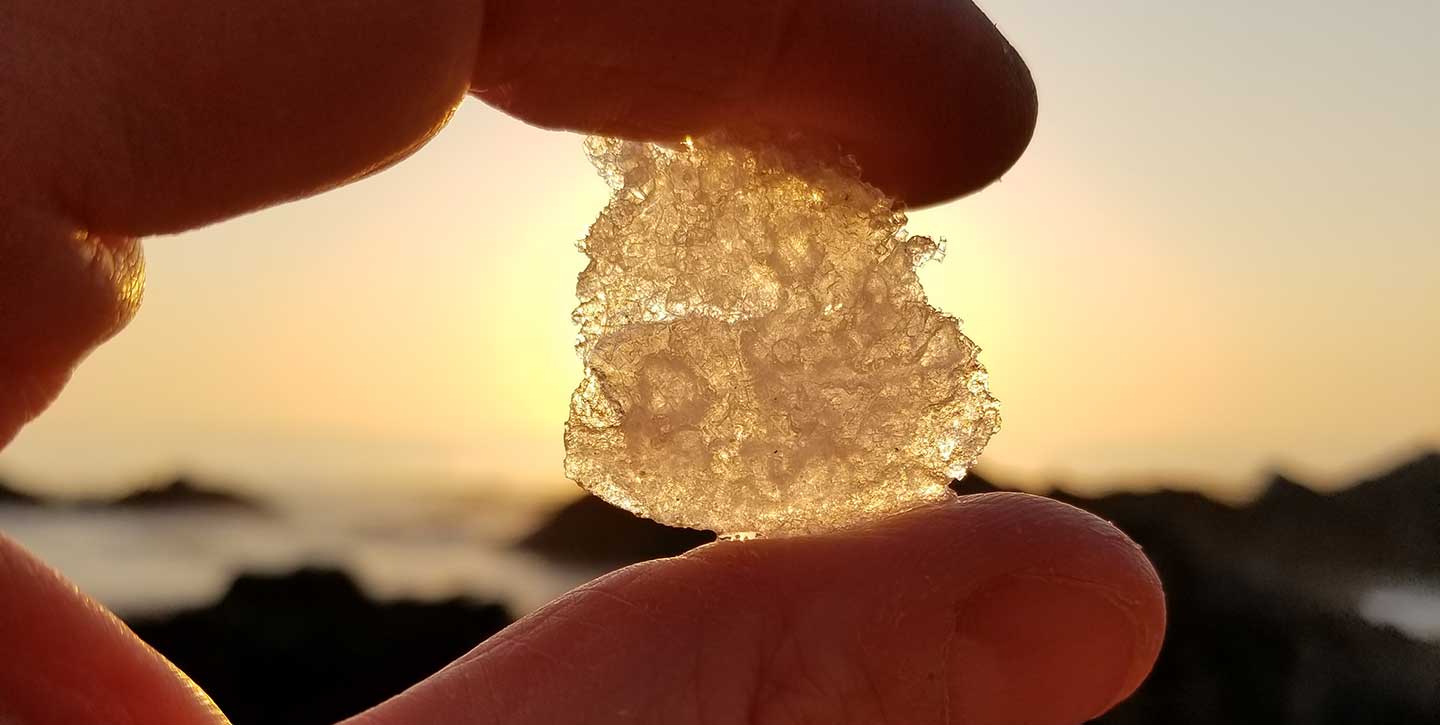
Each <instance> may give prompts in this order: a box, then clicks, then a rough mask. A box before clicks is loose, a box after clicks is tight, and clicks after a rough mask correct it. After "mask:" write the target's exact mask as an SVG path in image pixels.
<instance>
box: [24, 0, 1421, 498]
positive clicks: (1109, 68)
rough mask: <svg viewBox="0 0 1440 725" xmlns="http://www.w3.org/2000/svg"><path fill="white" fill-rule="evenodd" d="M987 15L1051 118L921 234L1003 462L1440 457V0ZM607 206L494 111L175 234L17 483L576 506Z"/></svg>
mask: <svg viewBox="0 0 1440 725" xmlns="http://www.w3.org/2000/svg"><path fill="white" fill-rule="evenodd" d="M983 5H984V7H985V8H986V9H987V11H989V12H990V14H991V16H992V17H993V18H994V19H995V20H996V21H997V23H998V24H999V25H1000V27H1001V29H1002V30H1004V31H1005V32H1006V34H1007V35H1008V36H1009V37H1010V39H1011V40H1012V41H1013V42H1014V44H1015V45H1016V46H1017V47H1018V48H1019V49H1020V51H1021V52H1022V54H1023V55H1024V56H1025V58H1026V59H1027V61H1028V62H1029V64H1030V67H1031V69H1032V71H1033V72H1034V75H1035V78H1036V82H1037V84H1038V86H1039V88H1040V95H1041V114H1040V126H1039V130H1038V132H1037V135H1036V138H1035V141H1034V143H1033V144H1032V145H1031V147H1030V150H1029V152H1028V153H1027V154H1026V156H1025V158H1023V159H1022V160H1021V161H1020V163H1019V164H1018V165H1017V166H1016V168H1015V169H1014V170H1013V171H1012V172H1011V173H1010V174H1009V175H1007V176H1006V177H1005V179H1004V180H1003V181H1002V182H1001V183H999V184H997V185H995V186H993V187H992V188H990V189H987V190H985V191H983V192H981V193H979V194H977V195H975V196H972V197H970V198H967V199H963V200H960V201H957V202H953V203H950V204H947V205H944V206H940V207H935V208H931V209H925V210H921V211H917V212H915V213H913V214H912V217H911V224H910V227H909V228H910V230H911V231H912V232H915V233H920V234H927V235H932V236H942V237H945V238H946V239H947V240H948V244H949V253H948V256H947V257H946V259H945V260H944V261H943V262H941V263H939V264H932V265H931V266H930V267H928V268H926V270H925V272H924V273H923V279H924V280H925V282H926V284H927V288H928V289H929V291H930V295H931V301H932V302H933V303H934V304H936V305H937V306H939V307H940V308H941V309H944V310H946V311H947V312H950V313H952V314H955V315H957V316H959V317H961V318H963V319H964V321H965V329H966V332H967V333H968V334H969V335H970V336H971V337H972V338H973V339H975V340H976V341H977V342H978V343H979V344H980V345H981V346H982V347H983V348H984V349H985V352H984V354H983V358H982V359H983V360H984V362H985V363H986V365H987V366H988V367H989V369H990V371H991V378H992V385H993V389H994V391H995V392H996V394H997V395H998V397H999V398H1000V399H1001V401H1002V404H1003V414H1004V416H1005V428H1004V430H1003V431H1002V432H1001V433H1000V435H999V436H998V437H996V438H995V440H994V442H993V443H992V446H991V449H990V450H989V451H988V452H987V454H986V456H985V459H984V462H985V464H986V465H988V466H989V467H990V468H992V469H994V470H995V471H997V472H1003V473H1007V474H1010V475H1013V476H1017V477H1021V478H1025V479H1028V480H1031V481H1043V480H1047V479H1050V478H1064V479H1066V480H1073V481H1076V482H1077V485H1078V486H1079V487H1080V488H1086V487H1089V488H1094V487H1097V486H1099V485H1101V483H1113V482H1116V481H1125V480H1135V481H1140V480H1152V479H1153V478H1154V476H1153V475H1152V474H1156V473H1162V474H1166V475H1169V476H1172V477H1174V478H1176V479H1182V480H1186V481H1197V482H1214V486H1215V488H1214V489H1213V490H1215V491H1217V492H1218V493H1221V494H1225V495H1241V494H1243V493H1245V492H1246V491H1248V490H1250V489H1249V487H1250V486H1251V485H1252V484H1253V483H1254V482H1255V481H1256V480H1258V476H1259V475H1260V474H1261V472H1262V471H1264V470H1266V469H1268V468H1271V467H1273V466H1282V467H1285V468H1286V469H1287V470H1293V471H1295V472H1296V473H1297V474H1298V475H1301V476H1308V477H1311V478H1313V479H1314V480H1315V481H1316V482H1317V483H1319V484H1322V485H1323V484H1326V483H1332V482H1338V481H1341V480H1343V479H1344V478H1345V477H1347V476H1351V475H1353V474H1356V473H1362V472H1366V471H1368V470H1369V469H1370V468H1371V467H1373V466H1375V465H1379V464H1381V463H1383V462H1385V461H1386V460H1388V459H1389V458H1391V457H1393V456H1397V455H1403V454H1405V453H1406V452H1408V451H1412V450H1415V449H1417V448H1418V447H1420V446H1423V445H1440V83H1437V81H1436V76H1437V75H1440V36H1437V34H1436V33H1437V31H1436V28H1437V27H1440V3H1436V2H1434V1H1433V0H1392V1H1391V2H1387V3H1383V4H1379V5H1375V6H1367V5H1366V4H1362V3H1339V2H1301V1H1299V0H1276V1H1275V2H1269V3H1260V4H1256V3H1250V2H1238V1H1235V0H1230V1H1223V2H1210V3H1161V2H1154V1H1153V0H1107V1H1106V2H1101V3H1054V2H1049V1H1046V0H990V1H989V2H985V3H983ZM896 82H916V83H923V82H924V80H923V78H915V79H897V81H896ZM606 195H607V189H606V187H605V186H604V184H603V183H602V182H601V181H600V180H599V178H597V177H596V176H595V174H594V173H593V170H592V169H591V168H590V167H589V165H588V163H587V162H586V160H585V158H584V155H583V153H582V151H581V148H580V139H579V137H577V136H574V135H570V134H561V133H552V132H545V131H540V130H536V129H533V128H529V127H527V126H525V125H523V124H521V123H519V122H517V121H514V120H512V119H510V118H507V117H506V116H504V115H502V114H500V113H498V112H496V111H492V110H490V109H488V108H486V107H485V106H483V105H482V104H480V103H478V102H467V103H466V104H465V105H464V106H463V107H462V108H461V110H460V112H459V113H458V114H457V116H456V118H455V120H454V122H453V124H452V125H451V127H450V128H449V129H448V130H447V131H445V132H444V133H443V134H441V136H440V137H439V138H438V139H437V140H436V141H435V142H433V143H432V144H431V145H429V146H428V147H426V148H425V149H424V150H422V151H421V152H420V153H419V154H417V155H416V156H415V157H414V158H412V159H410V160H408V161H406V162H405V163H403V164H401V165H400V166H398V167H396V168H394V169H392V170H390V171H387V172H385V173H383V174H381V175H379V176H377V177H374V178H372V179H369V180H366V181H364V182H361V183H358V184H356V185H354V186H351V187H348V188H346V189H342V190H340V191H337V192H333V193H330V194H326V195H324V196H322V197H317V198H314V199H310V200H306V201H303V202H299V203H295V204H290V205H287V206H283V207H279V208H275V209H271V210H268V211H265V212H262V213H258V214H254V215H250V216H247V217H244V218H242V219H238V220H235V221H232V222H228V223H225V224H221V225H218V226H215V227H211V228H208V229H204V230H200V231H196V232H192V233H188V234H185V235H182V236H179V237H175V238H160V239H154V240H150V241H149V242H148V244H147V254H148V258H149V287H148V291H147V298H146V302H145V306H144V308H143V309H142V310H141V313H140V316H139V318H138V319H137V320H136V321H135V322H134V323H133V324H132V325H131V327H130V329H128V330H127V331H126V332H125V333H124V334H122V335H121V336H120V337H119V338H117V339H116V340H115V341H113V342H112V343H110V344H109V345H108V346H106V347H105V348H103V349H102V350H100V351H99V352H97V353H96V354H95V355H94V356H93V357H92V358H91V359H90V360H89V361H88V362H87V363H86V364H85V365H84V366H83V367H82V368H81V369H80V371H79V372H78V374H77V375H76V378H75V380H74V382H73V383H72V385H71V386H70V388H69V390H68V391H67V393H66V394H65V396H64V397H63V398H62V399H61V401H60V402H59V404H57V405H56V406H55V407H54V408H53V409H52V410H51V411H50V412H49V413H47V414H46V415H45V416H44V417H43V418H42V419H41V420H39V421H38V422H37V423H35V424H34V425H32V426H31V427H30V428H29V429H28V430H27V431H26V432H25V433H23V434H22V436H21V437H20V439H19V440H18V441H17V442H16V443H15V444H14V445H13V446H12V447H11V448H10V449H7V450H6V451H5V452H4V453H0V472H4V473H7V474H11V475H14V476H16V477H18V478H24V479H25V480H34V481H37V482H41V483H43V484H47V485H50V486H55V487H68V488H85V487H104V486H109V485H114V484H118V483H123V482H126V481H130V480H133V479H134V478H136V477H137V476H143V475H147V474H151V473H154V472H157V471H166V470H173V469H176V468H185V469H189V470H198V471H202V472H215V473H219V474H224V475H230V476H236V477H239V478H243V479H247V480H253V481H257V482H261V483H263V484H266V485H283V484H284V482H286V481H302V480H320V479H329V480H340V479H344V478H346V477H359V476H365V477H369V476H373V477H377V478H382V477H385V476H389V475H396V476H402V475H403V476H429V477H431V478H432V479H434V480H439V479H448V480H455V481H461V482H464V481H488V482H492V483H491V485H503V486H510V487H520V488H523V489H524V490H529V491H536V492H543V493H547V494H550V493H556V492H560V493H563V492H565V491H566V490H568V489H566V488H565V487H566V486H568V484H566V483H565V482H564V480H563V476H562V473H561V467H560V461H561V453H562V452H561V444H560V436H561V430H562V425H563V422H564V420H565V417H566V411H567V404H568V397H569V393H570V391H571V389H572V388H573V387H574V385H575V383H576V382H577V381H578V380H579V364H578V362H577V361H576V359H575V357H574V353H573V351H572V349H571V344H572V342H573V340H574V330H573V328H572V327H571V324H570V319H569V313H570V309H571V307H573V305H574V299H575V298H574V280H575V274H576V273H577V272H578V271H579V270H580V268H581V267H582V266H583V263H584V259H583V257H582V256H581V255H580V253H579V252H577V251H576V250H575V247H574V242H575V240H577V239H578V238H580V237H581V236H582V235H583V234H584V232H585V229H586V227H587V225H588V224H589V223H590V222H591V221H592V220H593V219H594V217H595V215H596V213H597V212H598V211H599V210H600V209H601V208H602V207H603V206H604V203H605V200H606Z"/></svg>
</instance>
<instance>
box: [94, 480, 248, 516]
mask: <svg viewBox="0 0 1440 725" xmlns="http://www.w3.org/2000/svg"><path fill="white" fill-rule="evenodd" d="M84 505H86V506H94V507H109V508H119V509H182V508H183V509H189V508H210V509H214V508H223V509H229V510H244V511H250V512H253V513H263V512H265V511H267V510H268V509H267V507H266V506H265V505H264V504H263V503H261V502H260V501H258V500H255V499H252V498H247V497H244V496H241V495H239V494H236V493H231V492H229V491H221V490H218V489H215V488H209V487H205V486H202V485H200V484H198V483H196V482H195V481H193V480H192V479H190V478H187V477H184V476H180V477H177V478H174V479H172V480H170V481H169V482H168V483H164V484H161V485H158V486H152V487H150V488H142V489H139V490H137V491H135V492H133V493H130V494H126V495H124V496H121V497H119V498H116V499H113V500H109V501H98V502H88V503H86V504H84Z"/></svg>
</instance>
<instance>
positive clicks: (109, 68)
mask: <svg viewBox="0 0 1440 725" xmlns="http://www.w3.org/2000/svg"><path fill="white" fill-rule="evenodd" d="M467 94H474V95H477V96H479V97H480V98H481V99H483V100H485V101H486V102H487V103H490V104H491V105H493V106H495V107H497V108H499V109H501V110H503V111H505V112H507V113H510V114H512V115H514V116H516V117H518V118H520V119H522V120H524V121H527V122H530V123H533V124H537V125H541V126H546V127H551V128H557V129H570V130H584V131H597V132H604V133H612V134H620V135H626V136H630V137H636V138H646V139H654V140H674V139H677V138H678V137H680V136H682V135H684V134H686V133H691V134H698V133H703V132H704V131H706V130H708V129H714V128H718V127H724V126H733V125H740V124H745V125H754V124H759V125H761V126H765V127H768V128H771V129H773V130H776V131H780V132H790V131H801V132H804V133H805V134H807V135H809V136H812V137H819V138H825V139H829V140H833V141H835V142H837V143H839V144H841V145H842V146H843V147H844V148H846V149H847V150H849V151H851V152H853V153H854V154H855V156H856V158H857V160H859V162H860V163H861V165H862V167H863V168H864V169H865V173H866V175H867V177H868V178H869V179H870V180H871V181H873V182H875V183H876V184H878V185H880V186H881V187H882V188H884V189H886V190H887V191H890V192H891V193H894V194H896V195H898V196H900V197H901V198H904V199H906V200H908V201H910V202H911V203H912V204H928V203H935V202H939V201H943V200H946V199H951V198H954V197H957V196H960V195H963V194H966V193H969V192H972V191H975V190H977V189H979V188H981V187H983V186H985V185H986V184H988V183H990V182H992V181H994V180H995V179H997V178H998V177H999V175H1000V174H1001V173H1003V172H1004V171H1005V170H1007V169H1008V168H1009V167H1010V166H1011V164H1013V163H1014V162H1015V160H1016V159H1017V158H1019V156H1020V153H1021V152H1022V151H1023V150H1024V148H1025V146H1026V144H1027V143H1028V142H1029V139H1030V136H1031V134H1032V132H1033V129H1034V122H1035V113H1036V107H1037V106H1036V98H1035V90H1034V85H1033V83H1032V81H1031V79H1030V75H1029V72H1028V70H1027V69H1026V68H1025V65H1024V63H1023V62H1022V61H1021V60H1020V58H1019V56H1018V55H1017V54H1015V52H1014V51H1013V50H1011V48H1010V46H1009V45H1008V43H1006V42H1005V40H1004V39H1003V38H1002V37H1001V36H1000V34H999V33H998V32H997V31H996V30H995V28H994V27H993V26H992V25H991V24H990V22H989V21H988V20H987V19H986V18H985V17H984V15H983V14H981V13H980V11H979V10H977V9H976V8H975V7H974V6H973V5H971V4H970V3H969V2H965V1H964V0H887V1H886V2H878V1H876V0H829V1H828V2H819V0H811V1H808V2H807V1H802V0H784V1H779V0H736V1H735V2H728V3H677V2H669V3H657V2H646V3H640V2H636V1H634V0H570V1H567V2H564V3H561V2H559V0H493V1H492V2H488V3H482V1H481V0H308V1H305V2H296V1H295V0H250V1H249V2H243V3H240V2H207V3H196V2H191V1H190V0H92V1H91V2H86V3H76V2H67V1H65V0H58V1H52V2H35V1H32V0H0V130H3V133H0V444H3V443H5V442H8V441H9V440H10V439H11V438H13V436H14V435H15V433H16V432H18V431H19V429H20V428H21V427H22V426H23V425H24V424H25V423H26V422H27V421H29V420H31V419H32V418H33V417H35V416H36V415H38V414H40V412H41V411H43V410H44V408H45V407H46V406H47V405H48V404H49V403H50V402H51V401H52V400H53V399H54V398H55V396H56V395H58V394H59V392H60V390H61V388H62V387H63V385H64V383H65V381H66V380H67V379H68V377H69V374H70V371H71V370H73V369H74V367H75V366H76V365H77V364H78V363H79V362H80V361H81V360H82V359H83V358H84V357H85V355H86V354H88V352H89V351H90V350H92V349H94V347H95V346H96V345H98V344H100V343H101V342H103V341H104V340H105V339H107V338H109V337H110V336H111V335H113V334H115V333H116V332H118V331H119V330H120V329H121V328H122V327H123V326H124V325H125V323H126V322H127V321H128V320H129V319H130V318H131V316H133V314H134V312H135V309H136V307H137V306H138V304H139V290H140V287H141V284H142V279H143V264H142V261H141V252H140V246H139V242H138V239H140V238H141V237H143V236H146V235H151V234H161V233H171V232H178V231H181V230H185V229H191V228H194V227H197V226H202V225H205V224H209V223H213V222H216V221H220V220H223V219H226V218H229V217H232V216H235V215H237V214H241V213H244V212H247V211H252V210H255V209H259V208H262V207H265V206H269V205H273V204H278V203H283V202H286V201H290V200H293V199H297V198H300V197H303V196H307V195H311V194H315V193H318V192H321V191H324V190H326V189H329V188H333V187H335V186H338V185H341V184H344V183H346V182H348V181H351V180H354V179H356V178H359V177H362V176H364V175H367V174H370V173H374V172H376V171H378V170H380V169H383V168H385V167H386V166H388V165H390V164H392V163H395V162H396V161H398V160H400V159H402V158H404V157H405V156H406V155H408V154H409V153H411V152H412V151H414V150H415V149H416V148H418V147H419V146H421V145H422V144H424V143H425V142H426V141H427V140H428V139H429V138H430V137H431V136H433V135H434V134H435V133H437V132H438V131H439V130H440V129H441V128H443V126H444V124H445V121H446V120H447V119H448V117H449V115H450V114H451V112H452V111H453V109H454V107H455V106H456V104H458V103H459V101H460V100H461V99H463V98H464V97H465V96H466V95H467ZM303 303H304V301H303V300H296V301H295V304H297V305H299V304H303ZM1164 617H1165V609H1164V600H1163V596H1162V594H1161V591H1160V588H1159V583H1158V581H1157V579H1156V577H1155V573H1154V571H1153V569H1152V568H1151V567H1150V564H1149V563H1148V562H1147V561H1146V560H1145V557H1144V556H1143V554H1141V552H1140V551H1139V550H1138V548H1137V547H1136V546H1135V545H1134V544H1133V543H1131V542H1130V541H1129V540H1128V539H1126V538H1125V537H1124V535H1123V534H1121V533H1120V532H1118V531H1117V530H1115V529H1114V528H1113V527H1111V526H1110V525H1108V524H1106V523H1104V522H1102V521H1100V520H1098V519H1096V518H1094V517H1092V516H1090V515H1089V514H1086V513H1084V512H1081V511H1078V510H1076V509H1073V508H1070V507H1068V506H1064V505H1062V504H1058V503H1055V502H1052V501H1048V500H1043V499H1038V498H1034V497H1029V496H1022V495H992V496H981V497H970V498H966V499H957V500H955V501H951V502H948V503H945V504H941V505H935V506H931V507H928V508H924V509H920V510H916V511H913V512H910V513H907V514H904V515H901V516H897V517H893V518H891V519H888V520H885V521H881V522H877V523H874V524H871V525H869V526H865V527H861V528H858V529H855V530H851V531H847V532H844V533H839V534H833V535H826V536H814V537H804V538H794V539H783V540H771V541H759V542H749V543H745V544H739V543H721V544H715V545H711V546H706V547H702V548H701V549H699V550H696V551H695V552H692V553H690V554H688V555H685V556H682V557H678V558H675V559H667V560H661V561H655V562H649V563H646V564H641V565H637V566H635V567H631V568H628V569H625V570H623V571H620V572H617V573H615V574H612V575H609V576H606V577H603V578H601V579H599V580H597V581H595V582H592V583H591V584H589V585H587V586H585V587H582V588H580V589H578V590H576V591H574V592H571V593H570V594H568V595H566V596H564V597H562V598H561V599H559V600H557V601H555V602H553V603H552V604H550V605H549V606H548V607H546V608H545V609H543V610H542V611H540V612H537V613H535V614H532V615H530V616H529V617H526V618H525V619H524V620H522V621H520V622H518V623H517V624H515V625H514V626H512V627H510V628H509V629H507V630H505V631H504V632H502V633H500V634H498V635H496V636H495V637H493V638H491V639H490V640H488V641H486V642H485V643H483V644H481V645H480V646H479V647H477V648H476V649H475V650H474V651H472V652H471V653H470V654H468V655H466V656H465V657H464V658H462V659H461V660H460V661H458V662H456V663H454V664H452V665H451V666H449V667H447V668H446V669H445V670H443V671H441V672H440V673H438V674H436V675H435V676H433V677H431V678H429V679H427V680H426V681H424V682H422V683H420V684H418V685H416V686H415V687H414V688H412V689H411V690H409V691H407V692H406V693H404V694H402V695H400V696H398V697H396V698H394V699H392V700H391V701H389V702H387V703H384V704H382V705H380V706H378V707H376V708H375V709H373V710H372V711H370V712H367V713H364V714H361V715H358V716H357V717H356V718H354V719H353V720H352V721H351V722H353V723H357V724H363V725H398V724H401V723H407V724H408V723H432V722H444V723H471V722H473V723H491V722H505V723H521V724H523V723H537V724H539V723H556V722H586V723H589V722H595V723H605V722H625V723H665V724H666V725H675V724H680V725H685V724H687V723H695V724H696V725H699V724H700V723H729V722H754V723H906V724H909V723H1075V722H1081V721H1083V720H1085V719H1087V718H1089V717H1091V716H1093V715H1096V714H1098V713H1100V712H1102V711H1104V710H1106V709H1108V708H1109V707H1110V706H1112V705H1113V704H1114V703H1115V702H1117V701H1118V700H1120V699H1122V698H1123V697H1125V696H1126V695H1128V694H1129V693H1130V692H1131V691H1133V690H1134V689H1135V687H1137V686H1138V685H1139V683H1140V682H1141V680H1142V679H1143V678H1144V676H1145V674H1146V673H1147V672H1148V670H1149V668H1150V666H1151V664H1152V663H1153V661H1154V658H1155V656H1156V654H1157V652H1158V650H1159V646H1160V642H1161V638H1162V634H1163V629H1164ZM0 647H3V651H4V652H5V654H6V656H4V657H0V722H3V723H6V724H7V725H9V723H24V724H26V725H41V724H49V723H56V724H59V723H75V722H122V723H123V722H135V723H141V722H143V723H156V724H160V725H170V724H174V725H191V724H200V723H216V722H223V721H224V720H223V716H221V715H220V714H219V713H218V711H216V709H215V708H214V707H213V706H212V705H211V704H210V703H209V701H208V699H207V698H205V696H204V694H203V693H202V692H201V691H200V690H199V689H198V688H197V687H195V686H194V685H193V684H192V683H190V681H189V680H188V679H186V678H185V677H184V675H183V674H181V673H179V672H178V671H176V670H175V669H174V668H173V667H171V666H170V665H169V664H168V663H166V662H165V661H164V659H163V658H161V657H160V656H159V655H158V654H156V653H155V652H154V651H153V650H151V649H149V648H148V647H147V646H146V645H144V644H143V643H142V642H140V641H139V640H138V639H137V638H136V637H135V636H134V634H133V633H131V632H130V631H129V630H128V629H127V628H126V627H125V626H124V624H122V623H121V622H120V621H119V620H117V619H116V618H114V616H113V615H111V614H109V613H108V612H106V611H105V610H104V608H103V607H101V606H100V605H98V604H96V603H95V602H94V601H92V600H90V599H88V598H87V597H85V595H84V594H82V593H80V592H79V591H78V590H76V588H75V587H74V586H72V585H70V584H69V583H67V582H66V581H65V580H64V579H63V577H61V575H59V574H58V573H57V572H55V571H54V570H53V569H51V568H49V567H48V566H46V565H45V564H44V563H43V562H40V561H39V560H37V559H36V558H35V557H34V556H33V555H31V554H30V553H28V552H26V551H25V550H24V549H23V548H22V547H20V546H19V545H18V544H16V543H15V542H13V541H10V540H8V539H5V538H4V537H3V535H0Z"/></svg>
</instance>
